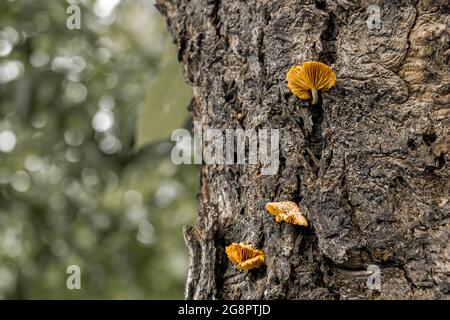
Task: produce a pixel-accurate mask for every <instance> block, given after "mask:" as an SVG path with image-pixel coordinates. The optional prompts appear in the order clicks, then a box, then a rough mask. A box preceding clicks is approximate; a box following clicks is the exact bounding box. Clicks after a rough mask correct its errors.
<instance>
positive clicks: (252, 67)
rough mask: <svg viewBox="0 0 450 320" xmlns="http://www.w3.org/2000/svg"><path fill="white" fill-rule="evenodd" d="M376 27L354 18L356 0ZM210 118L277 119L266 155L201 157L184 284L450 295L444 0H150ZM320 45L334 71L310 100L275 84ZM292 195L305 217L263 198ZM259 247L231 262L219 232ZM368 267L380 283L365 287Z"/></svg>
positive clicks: (232, 291)
mask: <svg viewBox="0 0 450 320" xmlns="http://www.w3.org/2000/svg"><path fill="white" fill-rule="evenodd" d="M372 4H376V5H379V6H380V8H381V11H382V16H381V20H382V28H381V30H371V29H369V28H368V27H367V25H366V19H367V18H368V13H367V8H368V6H369V5H372ZM157 7H158V9H159V10H160V11H161V12H162V13H163V14H164V15H165V16H166V17H167V21H168V25H169V29H170V31H171V33H172V35H173V37H174V39H175V42H176V43H177V45H178V48H179V51H178V54H179V59H180V61H181V62H182V63H183V67H184V74H185V78H186V80H187V82H188V83H189V84H190V85H191V86H192V87H193V92H194V97H193V100H192V105H191V107H192V111H193V118H194V120H195V121H200V122H201V123H202V124H203V125H204V126H208V127H211V128H221V129H226V128H233V129H234V128H243V129H249V128H255V129H261V128H278V129H280V130H281V134H280V168H279V170H278V173H277V174H276V175H273V176H264V175H261V174H260V170H261V166H257V165H256V166H255V165H203V166H202V168H201V178H200V179H201V189H200V192H199V218H198V223H197V225H196V226H194V227H186V229H185V238H186V242H187V245H188V248H189V252H190V266H189V271H188V279H187V284H186V298H191V299H213V298H217V299H355V298H367V299H449V298H450V280H449V276H450V245H449V235H450V224H449V223H450V166H449V161H450V107H449V105H450V68H449V60H450V49H449V48H450V36H449V32H448V30H449V25H450V18H449V12H450V6H449V2H448V1H445V0H442V1H432V0H419V1H409V0H403V1H402V0H396V1H394V0H393V1H376V0H373V1H357V0H337V1H330V0H327V1H312V0H301V1H294V0H277V1H274V0H248V1H238V0H233V1H225V0H222V1H220V0H216V1H212V0H190V1H189V0H168V1H164V0H158V1H157ZM306 60H318V61H322V62H324V63H327V64H328V65H330V66H332V68H333V70H335V72H336V76H337V84H336V86H335V88H333V89H332V90H331V91H330V92H329V93H327V94H324V95H322V99H323V101H322V103H321V104H320V105H319V106H318V107H312V106H310V105H309V103H308V102H307V101H301V100H299V99H298V98H296V97H295V96H293V94H291V92H290V91H289V89H288V88H287V84H286V80H285V76H286V72H287V70H288V69H289V67H290V66H291V65H295V64H301V63H302V62H303V61H306ZM281 200H293V201H296V202H297V203H300V207H301V208H302V210H303V211H304V212H305V215H306V216H307V218H308V220H309V221H310V223H311V228H309V229H304V228H299V227H296V226H293V225H289V224H287V223H279V224H277V223H275V222H274V219H273V216H271V215H270V214H268V213H267V212H266V211H265V209H264V205H265V204H266V203H267V202H270V201H281ZM240 241H244V242H247V243H252V244H253V245H254V246H255V247H257V248H261V249H262V250H264V251H265V252H266V253H267V259H266V266H264V267H262V268H258V269H254V270H252V271H250V272H244V271H240V270H237V269H236V267H235V266H234V265H233V264H232V263H231V262H230V261H229V260H228V259H227V257H226V254H225V246H226V245H228V244H230V243H231V242H240ZM371 264H374V265H378V266H379V267H380V268H381V291H379V292H378V291H376V290H370V289H368V288H367V286H366V280H367V274H366V273H365V271H366V268H367V266H368V265H371Z"/></svg>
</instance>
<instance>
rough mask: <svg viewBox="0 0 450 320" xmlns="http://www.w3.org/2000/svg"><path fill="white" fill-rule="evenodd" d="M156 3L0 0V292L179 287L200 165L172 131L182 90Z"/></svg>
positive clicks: (76, 293) (117, 293) (176, 292)
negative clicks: (73, 11)
mask: <svg viewBox="0 0 450 320" xmlns="http://www.w3.org/2000/svg"><path fill="white" fill-rule="evenodd" d="M71 4H75V5H78V6H79V8H80V9H81V30H69V29H68V28H67V26H66V20H67V18H68V17H69V16H70V14H68V13H67V12H66V10H67V8H68V7H69V5H71ZM153 4H154V1H152V0H122V1H120V0H92V1H90V0H78V1H69V0H67V1H66V0H1V1H0V298H1V299H24V298H25V299H90V298H91V299H172V298H183V288H184V282H185V277H186V270H187V263H188V257H187V249H186V248H185V245H184V241H183V236H182V226H183V225H185V224H190V223H194V221H195V216H196V190H197V184H198V168H197V167H195V166H187V165H184V166H176V165H174V164H173V163H172V161H171V158H170V152H171V149H172V147H173V145H174V143H173V142H171V141H170V133H171V132H172V130H173V129H175V128H179V127H189V125H188V122H189V116H188V112H187V110H186V106H187V104H188V102H189V100H190V95H191V91H190V89H189V88H188V87H187V86H186V85H185V84H184V83H183V80H182V76H181V68H180V67H179V65H178V63H177V61H176V50H175V48H174V46H173V44H172V42H171V38H170V36H169V35H168V33H167V31H166V25H165V21H164V19H163V18H162V17H161V16H160V14H159V13H158V12H157V11H156V10H155V8H154V7H153ZM69 265H78V266H80V268H81V290H69V289H67V287H66V280H67V278H68V276H69V275H68V274H66V268H67V267H68V266H69Z"/></svg>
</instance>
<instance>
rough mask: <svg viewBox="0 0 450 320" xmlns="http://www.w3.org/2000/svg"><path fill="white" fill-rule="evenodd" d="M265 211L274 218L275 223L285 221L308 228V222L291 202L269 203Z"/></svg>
mask: <svg viewBox="0 0 450 320" xmlns="http://www.w3.org/2000/svg"><path fill="white" fill-rule="evenodd" d="M266 210H267V211H268V212H269V213H271V214H273V215H274V216H275V221H276V222H280V221H286V222H288V223H290V224H296V225H299V226H303V227H307V226H308V220H306V218H305V216H304V215H303V214H302V212H301V211H300V208H299V207H298V205H297V204H296V203H295V202H293V201H281V202H269V203H267V204H266Z"/></svg>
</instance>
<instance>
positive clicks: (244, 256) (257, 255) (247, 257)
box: [225, 242, 266, 270]
mask: <svg viewBox="0 0 450 320" xmlns="http://www.w3.org/2000/svg"><path fill="white" fill-rule="evenodd" d="M225 252H226V253H227V256H228V259H230V260H231V261H232V262H234V263H235V264H237V267H238V269H243V270H249V269H252V268H255V267H258V266H260V265H262V264H264V260H265V258H266V255H265V254H264V252H263V251H262V250H258V249H254V248H253V247H252V246H251V245H249V244H245V243H244V242H241V243H232V244H230V245H229V246H227V247H226V248H225Z"/></svg>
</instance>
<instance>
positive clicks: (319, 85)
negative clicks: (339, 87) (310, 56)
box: [286, 61, 336, 100]
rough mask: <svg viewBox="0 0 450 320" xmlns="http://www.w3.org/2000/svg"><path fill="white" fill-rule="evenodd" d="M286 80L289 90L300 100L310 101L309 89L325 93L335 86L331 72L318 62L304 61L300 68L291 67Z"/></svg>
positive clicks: (334, 78) (334, 79)
mask: <svg viewBox="0 0 450 320" xmlns="http://www.w3.org/2000/svg"><path fill="white" fill-rule="evenodd" d="M286 78H287V81H288V87H289V89H291V91H292V92H293V93H294V94H295V95H296V96H297V97H299V98H300V99H302V100H309V99H311V89H316V90H319V91H322V92H325V91H328V90H330V89H331V88H332V87H333V86H334V85H335V84H336V75H335V74H334V72H333V70H331V68H330V67H329V66H327V65H326V64H324V63H322V62H318V61H306V62H304V63H303V64H302V65H301V66H292V67H291V68H290V69H289V71H288V73H287V75H286Z"/></svg>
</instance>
